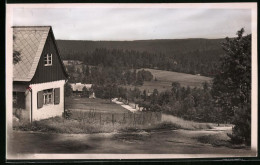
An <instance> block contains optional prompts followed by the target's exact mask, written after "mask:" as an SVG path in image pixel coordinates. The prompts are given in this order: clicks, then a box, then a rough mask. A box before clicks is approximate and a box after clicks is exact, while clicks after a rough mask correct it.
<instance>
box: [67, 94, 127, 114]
mask: <svg viewBox="0 0 260 165" xmlns="http://www.w3.org/2000/svg"><path fill="white" fill-rule="evenodd" d="M65 107H66V109H78V110H81V111H93V110H94V111H95V112H102V113H127V112H129V111H128V110H126V109H125V108H123V107H122V106H121V105H118V104H115V103H113V102H110V100H108V99H99V98H96V99H90V98H81V97H66V98H65Z"/></svg>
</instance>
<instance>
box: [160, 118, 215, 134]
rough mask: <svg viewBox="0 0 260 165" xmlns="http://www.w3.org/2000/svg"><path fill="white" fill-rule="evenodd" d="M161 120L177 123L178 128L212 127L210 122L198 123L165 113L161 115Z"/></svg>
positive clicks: (196, 128)
mask: <svg viewBox="0 0 260 165" xmlns="http://www.w3.org/2000/svg"><path fill="white" fill-rule="evenodd" d="M162 121H165V122H171V123H173V124H176V125H178V126H179V127H180V128H182V129H187V130H198V129H212V128H213V127H214V124H212V123H199V122H195V121H189V120H184V119H182V118H179V117H176V116H172V115H166V114H163V115H162Z"/></svg>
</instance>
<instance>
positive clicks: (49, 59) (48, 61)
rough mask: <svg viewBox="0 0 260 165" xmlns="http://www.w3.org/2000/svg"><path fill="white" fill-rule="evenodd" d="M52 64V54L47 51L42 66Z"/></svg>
mask: <svg viewBox="0 0 260 165" xmlns="http://www.w3.org/2000/svg"><path fill="white" fill-rule="evenodd" d="M51 65H52V54H50V53H48V54H45V56H44V66H51Z"/></svg>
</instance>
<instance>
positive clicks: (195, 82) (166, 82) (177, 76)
mask: <svg viewBox="0 0 260 165" xmlns="http://www.w3.org/2000/svg"><path fill="white" fill-rule="evenodd" d="M145 70H147V71H150V72H151V73H152V75H153V77H154V78H156V79H157V81H154V80H152V81H145V82H144V84H143V85H142V86H139V87H138V88H139V89H140V90H146V91H149V92H152V91H153V90H154V89H157V90H158V91H165V90H167V89H169V90H170V89H171V85H172V82H179V83H180V84H181V86H184V87H187V86H189V87H191V88H194V87H197V88H201V87H202V83H203V82H205V81H206V82H208V83H210V82H211V80H212V78H209V77H205V76H199V75H192V74H186V73H178V72H171V71H164V70H156V69H145ZM124 87H127V88H132V89H133V88H134V86H124Z"/></svg>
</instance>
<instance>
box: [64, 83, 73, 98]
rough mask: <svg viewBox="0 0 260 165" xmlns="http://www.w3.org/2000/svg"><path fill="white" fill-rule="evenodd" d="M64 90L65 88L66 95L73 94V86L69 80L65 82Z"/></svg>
mask: <svg viewBox="0 0 260 165" xmlns="http://www.w3.org/2000/svg"><path fill="white" fill-rule="evenodd" d="M64 90H65V96H66V97H69V96H71V95H72V87H71V85H70V83H69V82H66V83H65V86H64Z"/></svg>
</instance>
